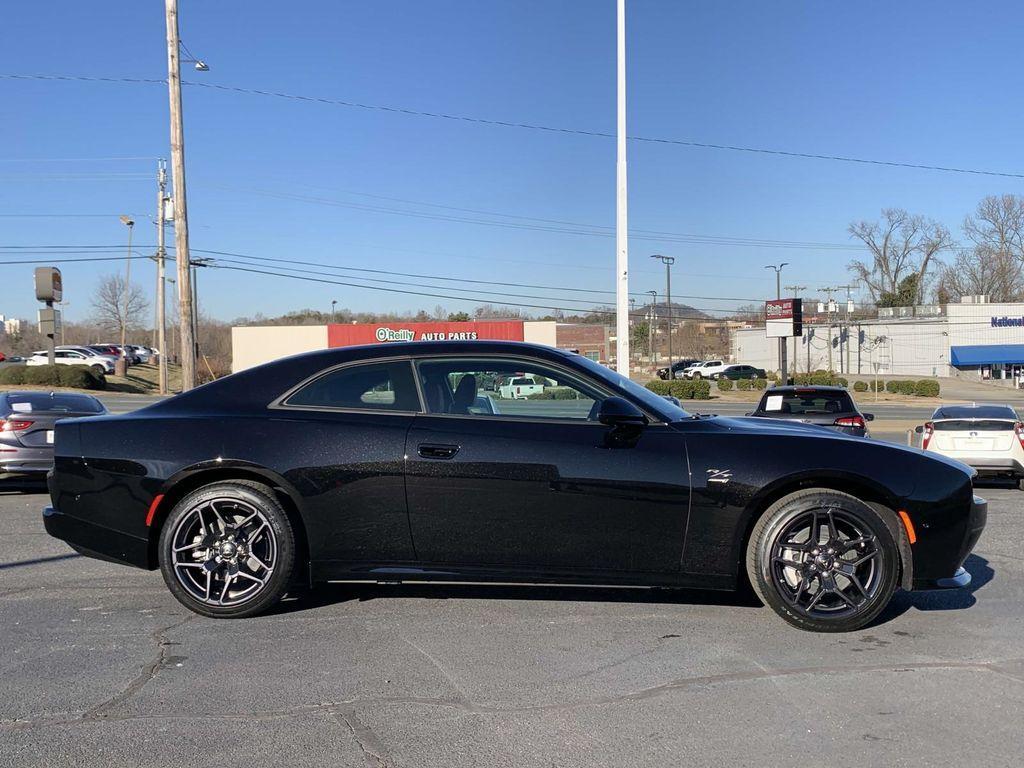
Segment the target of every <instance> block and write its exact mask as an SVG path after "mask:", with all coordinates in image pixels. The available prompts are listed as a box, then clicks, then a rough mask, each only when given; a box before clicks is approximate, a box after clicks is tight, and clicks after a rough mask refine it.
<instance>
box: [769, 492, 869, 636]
mask: <svg viewBox="0 0 1024 768" xmlns="http://www.w3.org/2000/svg"><path fill="white" fill-rule="evenodd" d="M769 573H770V575H771V579H772V582H773V583H774V585H775V589H776V591H777V592H778V593H779V595H780V596H781V597H782V599H783V600H785V601H786V603H788V604H789V606H790V607H791V608H793V609H794V610H796V611H799V612H800V613H802V614H804V615H806V616H811V617H816V618H826V617H827V618H837V617H840V616H844V615H851V614H854V613H857V612H858V611H859V610H860V609H861V608H862V607H863V606H864V605H865V604H866V603H868V602H869V601H870V600H871V598H873V597H874V596H875V595H876V594H877V592H878V590H879V589H880V587H881V584H882V581H883V574H882V558H881V557H880V550H879V543H878V538H877V536H875V534H874V533H873V532H872V530H871V528H870V526H869V525H868V524H867V522H866V521H864V520H863V519H861V518H860V516H859V515H856V514H854V513H853V512H849V511H847V510H843V509H839V508H836V507H825V508H818V509H811V510H808V511H806V512H803V513H801V514H799V515H797V516H796V517H794V518H793V519H792V520H791V521H790V522H789V523H788V524H787V525H786V526H785V527H784V528H782V529H781V530H780V531H779V533H778V534H777V535H776V536H775V539H774V541H773V542H772V547H771V562H770V565H769Z"/></svg>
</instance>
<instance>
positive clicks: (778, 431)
mask: <svg viewBox="0 0 1024 768" xmlns="http://www.w3.org/2000/svg"><path fill="white" fill-rule="evenodd" d="M699 418H701V420H702V421H704V422H706V423H707V424H708V425H709V426H713V427H714V428H717V429H721V430H725V431H729V432H749V433H751V434H758V435H779V436H806V437H813V438H817V439H821V440H840V441H845V442H854V443H858V444H860V445H872V446H876V447H878V448H879V449H882V450H891V451H897V452H900V453H904V454H910V455H913V456H916V457H918V458H920V459H922V460H925V461H937V462H939V463H941V464H945V465H946V466H948V467H952V468H955V469H958V470H960V471H961V472H963V473H964V474H966V475H968V476H970V477H974V476H975V475H977V474H978V473H977V471H976V470H975V469H973V468H972V467H970V466H968V465H967V464H964V463H963V462H962V461H958V460H956V459H953V458H950V457H949V456H942V455H941V454H937V453H933V452H931V451H922V450H921V449H920V448H914V447H913V446H909V445H900V444H899V443H890V442H886V441H882V440H868V439H866V438H863V437H856V436H854V435H850V434H847V433H845V432H840V431H838V430H836V429H833V428H832V427H826V426H822V425H820V424H807V423H805V422H802V421H788V420H785V419H765V418H758V417H752V416H744V417H728V416H702V417H699ZM676 423H677V424H684V423H685V422H676Z"/></svg>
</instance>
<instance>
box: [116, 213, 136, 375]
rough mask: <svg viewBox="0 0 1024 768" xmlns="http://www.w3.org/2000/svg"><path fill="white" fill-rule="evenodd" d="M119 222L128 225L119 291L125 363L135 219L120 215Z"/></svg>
mask: <svg viewBox="0 0 1024 768" xmlns="http://www.w3.org/2000/svg"><path fill="white" fill-rule="evenodd" d="M120 219H121V223H122V224H124V225H125V226H126V227H128V257H127V258H126V259H125V262H124V290H123V291H122V292H121V293H122V295H123V296H124V313H123V314H122V315H121V352H122V354H124V356H125V361H126V365H127V360H128V354H127V350H126V349H125V346H124V345H125V341H126V339H125V334H126V332H127V331H128V309H129V306H128V302H129V301H130V300H131V288H132V232H134V231H135V220H134V219H132V217H131V216H124V215H122V216H121V217H120Z"/></svg>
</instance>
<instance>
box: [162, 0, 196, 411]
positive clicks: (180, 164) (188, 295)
mask: <svg viewBox="0 0 1024 768" xmlns="http://www.w3.org/2000/svg"><path fill="white" fill-rule="evenodd" d="M165 3H166V6H165V7H166V14H167V89H168V98H169V100H170V111H171V175H172V178H173V180H174V248H175V251H174V252H175V258H176V262H177V265H178V317H179V326H180V328H181V391H182V392H187V391H188V390H190V389H192V388H193V387H194V386H195V385H196V343H195V326H194V325H193V322H194V317H195V315H194V311H193V306H192V305H193V300H192V276H191V274H190V266H191V264H190V259H189V251H188V202H187V197H186V194H185V128H184V124H183V121H182V114H181V60H180V47H181V41H180V39H179V38H178V0H165Z"/></svg>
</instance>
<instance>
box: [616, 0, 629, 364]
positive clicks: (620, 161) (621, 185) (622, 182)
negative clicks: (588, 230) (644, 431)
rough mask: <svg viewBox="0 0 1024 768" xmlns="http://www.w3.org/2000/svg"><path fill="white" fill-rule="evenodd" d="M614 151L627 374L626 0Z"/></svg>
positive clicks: (621, 337)
mask: <svg viewBox="0 0 1024 768" xmlns="http://www.w3.org/2000/svg"><path fill="white" fill-rule="evenodd" d="M617 58H618V128H617V141H618V155H617V160H616V164H615V368H616V370H617V371H618V372H619V373H621V374H622V375H623V376H627V377H628V376H629V233H628V229H627V218H626V210H627V198H626V0H618V54H617Z"/></svg>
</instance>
